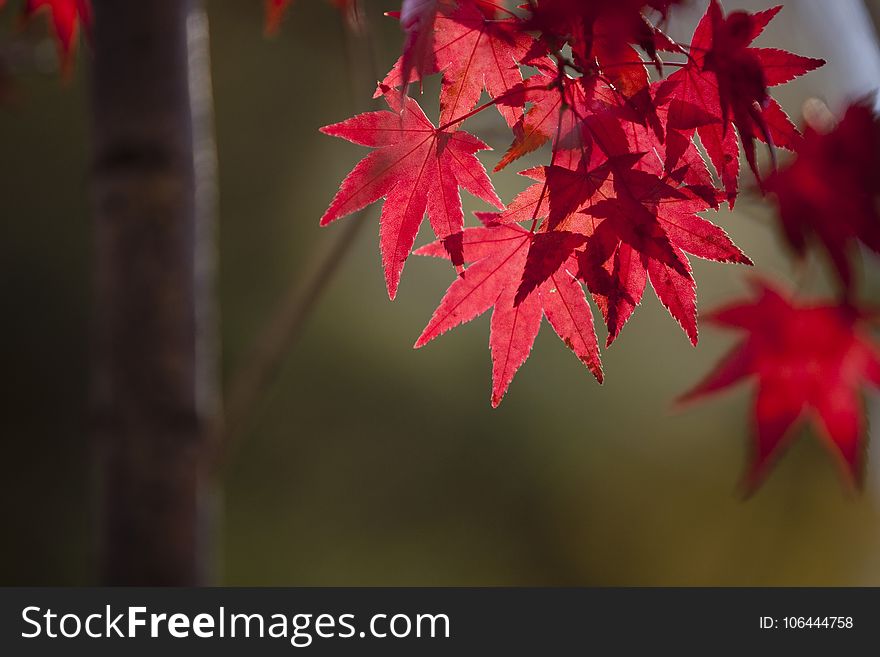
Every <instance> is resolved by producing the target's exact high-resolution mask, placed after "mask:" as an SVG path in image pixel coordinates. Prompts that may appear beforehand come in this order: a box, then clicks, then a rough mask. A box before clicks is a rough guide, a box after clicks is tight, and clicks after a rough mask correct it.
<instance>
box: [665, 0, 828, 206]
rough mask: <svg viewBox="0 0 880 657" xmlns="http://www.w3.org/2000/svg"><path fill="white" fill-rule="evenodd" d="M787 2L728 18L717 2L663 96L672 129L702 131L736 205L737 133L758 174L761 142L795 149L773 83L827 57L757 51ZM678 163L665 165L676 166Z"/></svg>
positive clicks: (793, 132) (794, 135) (791, 130)
mask: <svg viewBox="0 0 880 657" xmlns="http://www.w3.org/2000/svg"><path fill="white" fill-rule="evenodd" d="M781 9H782V7H775V8H773V9H769V10H767V11H762V12H758V13H756V14H749V13H746V12H744V11H735V12H732V13H731V14H729V15H727V16H724V13H723V10H722V8H721V4H720V3H719V2H718V0H712V2H711V3H710V5H709V9H708V10H707V11H706V14H705V16H703V19H702V20H701V21H700V24H699V25H698V26H697V29H696V32H695V33H694V37H693V41H692V42H691V45H690V55H689V57H688V64H687V66H685V67H683V68H682V69H680V70H679V71H676V72H675V73H674V74H672V75H671V76H669V78H668V79H667V80H666V81H665V82H664V86H663V91H662V92H661V95H662V96H664V97H668V98H669V108H668V124H667V130H675V131H678V132H680V133H681V134H682V135H683V136H685V137H686V138H687V139H690V138H691V137H692V136H693V134H694V132H695V131H696V132H698V133H699V135H700V140H701V141H702V142H703V146H704V147H705V148H706V151H707V153H708V154H709V158H710V159H711V161H712V164H713V165H714V166H715V170H716V171H717V172H718V175H719V176H720V178H721V180H722V183H723V184H724V187H725V189H726V190H727V194H728V201H729V203H730V205H731V206H732V205H733V203H734V201H735V199H736V194H737V188H738V181H737V179H738V176H739V148H738V146H737V139H736V134H735V133H734V130H733V127H734V126H736V130H737V132H738V133H739V137H740V141H741V142H742V145H743V150H744V152H745V154H746V159H747V161H748V163H749V166H750V167H751V168H752V171H753V172H754V173H755V176H756V177H759V178H760V176H759V175H758V167H757V161H756V156H755V140H756V139H757V140H762V141H766V142H768V143H769V144H770V145H771V146H773V145H775V146H780V147H783V148H792V147H793V146H794V145H796V139H797V130H796V129H795V128H794V126H793V125H792V124H791V121H790V120H789V119H788V117H787V115H786V114H785V112H784V111H783V110H782V108H781V107H780V106H779V104H778V103H777V102H776V101H775V100H773V99H772V98H771V97H770V95H769V92H768V91H767V88H768V87H773V86H776V85H779V84H782V83H784V82H788V81H789V80H792V79H794V78H796V77H798V76H800V75H803V74H804V73H807V72H808V71H811V70H813V69H815V68H818V67H819V66H822V65H823V64H824V63H825V62H824V61H823V60H821V59H811V58H809V57H800V56H798V55H793V54H791V53H788V52H785V51H783V50H775V49H767V48H752V47H750V46H751V43H752V41H754V40H755V39H756V38H757V37H758V35H760V34H761V32H762V31H763V30H764V28H765V27H766V26H767V24H768V23H769V22H770V21H771V20H772V19H773V17H774V16H775V15H776V14H777V13H779V11H780V10H781ZM675 164H676V162H675V161H674V156H673V160H672V161H670V162H668V163H667V166H668V167H669V168H674V167H675Z"/></svg>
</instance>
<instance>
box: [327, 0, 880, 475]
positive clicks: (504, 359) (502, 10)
mask: <svg viewBox="0 0 880 657" xmlns="http://www.w3.org/2000/svg"><path fill="white" fill-rule="evenodd" d="M675 4H677V0H649V1H645V0H591V1H584V0H531V1H529V2H527V3H526V4H523V5H521V6H520V7H518V8H517V9H516V10H511V9H509V8H507V7H506V6H503V3H500V2H493V1H490V0H404V2H403V4H402V8H401V12H400V13H399V14H396V16H397V17H398V18H399V19H400V21H401V25H402V27H403V29H404V31H405V32H406V39H405V43H404V49H403V54H402V56H401V57H400V59H399V60H398V61H397V63H396V64H395V65H394V67H393V68H392V70H391V72H390V73H389V74H388V76H387V77H386V78H385V79H384V80H383V81H382V82H381V83H380V84H379V86H378V89H377V91H376V96H377V97H378V96H382V97H383V98H384V100H385V102H386V103H387V105H388V108H389V109H388V110H387V111H379V112H370V113H367V114H361V115H359V116H355V117H353V118H351V119H348V120H346V121H343V122H342V123H337V124H334V125H330V126H327V127H325V128H323V129H322V130H323V132H325V133H327V134H329V135H333V136H337V137H341V138H344V139H347V140H349V141H352V142H354V143H357V144H361V145H364V146H369V147H372V148H374V149H375V150H373V151H372V152H371V153H370V154H369V155H368V156H367V157H366V158H364V159H363V160H362V161H361V162H360V163H359V164H358V165H357V166H356V167H355V168H354V169H353V170H352V172H351V173H350V174H349V175H348V176H347V177H346V178H345V180H344V181H343V183H342V184H341V186H340V189H339V191H338V193H337V194H336V196H335V198H334V199H333V201H332V202H331V204H330V207H329V208H328V209H327V211H326V212H325V214H324V216H323V218H322V219H321V223H322V225H326V224H328V223H330V222H332V221H335V220H336V219H339V218H341V217H344V216H346V215H348V214H351V213H352V212H355V211H357V210H359V209H361V208H364V207H366V206H367V205H369V204H371V203H373V202H374V201H377V200H379V199H380V198H384V199H385V202H384V205H383V206H382V214H381V220H380V247H381V253H382V261H383V265H384V269H385V279H386V283H387V288H388V293H389V296H390V297H391V298H392V299H393V298H394V297H395V295H396V294H397V290H398V285H399V282H400V277H401V273H402V271H403V268H404V264H405V262H406V259H407V257H408V256H409V255H410V253H411V252H412V249H413V245H414V242H415V238H416V234H417V232H418V230H419V228H420V226H421V224H422V222H423V220H424V218H425V217H426V216H427V219H428V221H429V223H430V225H431V228H432V230H433V231H434V234H435V235H436V237H437V238H438V239H437V241H436V242H434V243H432V244H429V245H428V246H425V247H423V248H421V249H418V250H416V251H415V253H416V254H417V255H427V256H434V257H439V258H445V259H447V260H450V261H451V262H452V264H453V265H454V266H455V268H456V271H457V276H456V278H455V280H454V281H453V283H452V284H451V285H450V287H449V289H448V291H447V292H446V294H445V296H444V297H443V299H442V300H441V302H440V305H439V306H438V308H437V310H436V311H435V312H434V315H433V317H432V318H431V320H430V321H429V323H428V325H427V327H426V328H425V330H424V331H423V333H422V335H421V336H420V337H419V339H418V340H417V341H416V344H415V346H416V347H421V346H422V345H425V344H426V343H428V342H429V341H431V340H433V339H434V338H436V337H437V336H439V335H440V334H442V333H443V332H445V331H447V330H449V329H451V328H453V327H455V326H457V325H459V324H462V323H464V322H467V321H470V320H471V319H474V318H475V317H477V316H478V315H480V314H482V313H484V312H485V311H487V310H489V309H490V308H491V309H493V312H492V319H491V330H490V331H491V332H490V348H491V352H492V364H493V372H492V380H493V383H492V405H493V406H497V405H498V404H499V403H500V401H501V399H502V397H503V396H504V394H505V392H506V391H507V389H508V386H509V385H510V383H511V381H512V379H513V377H514V374H515V373H516V371H517V369H518V368H519V367H520V366H521V365H522V364H523V362H524V361H525V360H526V359H527V358H528V355H529V352H530V350H531V348H532V344H533V342H534V340H535V337H536V335H537V332H538V329H539V327H540V324H541V320H542V317H546V318H547V320H548V322H549V323H550V325H551V326H552V327H553V329H554V330H555V331H556V333H557V334H558V335H559V337H560V338H561V339H562V340H563V341H564V342H565V344H566V345H567V346H568V347H569V348H570V349H571V350H572V351H573V352H574V353H575V354H576V355H577V357H578V358H579V359H580V360H581V361H582V362H583V363H584V364H585V365H586V366H587V367H588V368H589V369H590V371H591V372H592V373H593V374H594V376H595V377H596V378H597V379H598V380H599V381H601V380H602V377H603V373H602V366H601V363H600V355H599V347H598V344H597V339H596V334H595V331H594V327H593V316H592V311H591V306H590V304H589V303H588V300H587V295H585V292H584V289H586V291H587V293H588V294H589V295H590V296H592V298H593V300H594V302H595V304H596V306H597V307H598V309H599V311H600V312H601V314H602V318H603V319H604V321H605V324H606V326H607V330H608V337H607V341H606V346H607V345H610V344H611V343H612V342H613V341H614V340H615V338H617V336H618V335H619V334H620V332H621V330H622V329H623V327H624V325H625V324H626V322H627V320H628V319H629V318H630V316H631V315H632V314H633V312H634V311H635V309H636V307H637V306H638V305H639V303H640V301H641V299H642V297H643V295H644V292H645V289H646V288H647V286H648V282H649V281H650V284H651V287H652V288H653V290H654V292H655V293H656V295H657V297H658V298H659V300H660V301H661V302H662V303H663V305H664V306H665V307H666V308H667V310H668V311H669V313H670V314H671V315H672V317H673V318H674V319H675V320H677V321H678V323H679V324H680V325H681V327H682V329H683V330H684V332H685V333H686V334H687V336H688V338H689V339H690V341H691V342H692V343H693V344H696V343H697V310H696V283H695V281H694V278H693V275H692V270H691V265H690V262H689V256H695V257H698V258H704V259H707V260H712V261H717V262H725V263H738V264H744V265H749V264H751V262H750V260H749V258H748V257H747V256H746V255H745V254H743V253H742V251H740V249H739V248H737V246H736V245H734V244H733V242H732V241H731V240H730V239H729V238H728V236H727V234H726V233H725V232H724V231H723V230H722V229H721V228H720V227H718V226H717V225H716V224H714V223H712V222H711V221H709V220H708V219H706V218H705V216H703V215H704V214H705V213H706V212H707V211H709V212H711V211H714V212H717V211H718V210H719V209H720V207H721V205H722V204H724V203H726V204H727V205H728V206H729V207H731V208H732V207H733V205H734V203H735V201H736V199H737V195H738V192H739V183H738V180H739V174H740V171H739V167H740V148H742V151H743V152H744V154H745V160H746V162H747V163H748V165H749V168H750V169H751V171H752V173H753V175H754V176H755V178H756V180H757V183H758V185H757V187H758V188H759V189H760V190H761V191H762V192H764V193H767V194H770V195H772V196H773V197H774V198H775V199H776V200H777V202H778V204H779V210H780V212H779V215H780V218H781V221H782V225H783V227H784V234H785V236H786V237H787V238H788V240H789V241H790V243H791V245H792V246H793V247H794V249H795V250H796V251H797V252H798V253H803V252H804V250H805V249H806V247H807V244H808V241H809V240H811V239H812V238H813V237H815V238H817V239H818V241H819V242H821V243H823V244H824V245H825V247H826V249H827V251H828V253H829V254H830V256H831V260H832V262H833V263H834V265H835V268H836V271H837V272H838V273H839V274H840V280H841V283H842V286H841V288H842V294H841V298H842V300H841V301H839V302H833V303H830V304H827V305H823V306H809V307H801V306H797V305H795V304H794V303H793V302H791V301H789V300H788V299H786V297H785V295H784V294H783V293H782V292H780V291H779V290H777V289H775V288H774V287H772V286H770V285H769V284H767V283H756V287H757V288H758V289H757V296H758V300H757V301H747V302H742V303H739V304H737V305H734V306H732V307H730V308H727V309H725V310H721V311H719V312H718V313H716V314H714V315H712V316H711V319H712V320H713V321H715V322H717V323H719V324H722V325H724V326H729V327H735V328H738V329H742V330H744V331H746V332H748V337H747V339H746V341H745V342H744V343H743V344H742V345H740V346H739V347H738V348H737V349H735V350H734V351H733V352H732V353H731V354H730V355H729V356H728V357H727V358H726V359H725V360H724V361H723V362H722V363H721V365H720V366H719V368H718V369H717V371H716V372H714V373H713V374H712V375H710V377H709V378H708V379H707V380H706V381H705V382H704V383H703V384H701V385H700V386H699V387H697V388H696V389H695V390H694V391H693V392H691V393H689V394H688V395H687V396H686V399H693V398H696V397H699V396H701V395H704V394H707V393H709V392H711V391H714V390H717V389H720V388H722V387H726V386H728V385H730V384H732V383H734V382H736V381H738V380H740V379H742V378H744V377H746V376H749V375H757V377H758V378H759V389H758V395H757V401H756V408H755V414H756V425H757V427H756V434H755V436H756V439H755V446H754V449H753V458H752V462H751V467H750V469H749V472H748V476H747V483H748V484H750V485H754V484H756V483H757V482H758V481H759V480H760V477H761V476H762V475H763V474H764V472H765V470H766V468H767V466H768V465H769V463H770V462H771V459H772V457H773V456H775V455H776V454H777V453H778V452H779V448H780V447H781V445H782V443H783V442H784V439H785V437H786V436H788V435H790V431H789V429H790V428H791V427H792V425H793V424H794V423H795V421H796V420H797V419H798V418H800V417H801V416H802V415H803V413H804V412H805V411H806V410H812V411H813V412H814V413H815V418H816V419H817V420H818V421H817V422H816V426H817V428H818V429H819V431H820V433H821V435H822V436H823V437H825V438H826V439H827V442H828V444H829V445H830V446H831V447H832V448H833V449H832V451H833V452H834V453H835V454H837V455H838V456H839V457H840V460H841V461H842V462H843V463H844V464H845V465H846V467H847V472H848V473H850V475H851V476H852V478H853V480H858V479H859V476H860V472H861V458H860V454H861V450H862V446H863V442H864V441H863V440H862V436H863V434H864V431H863V427H862V421H861V418H862V415H863V414H862V412H861V408H860V404H861V400H860V386H861V384H862V381H863V380H867V381H869V382H871V383H874V384H876V385H880V358H878V352H877V350H876V348H875V346H874V345H873V343H872V342H871V339H870V336H869V335H868V333H867V328H866V326H865V321H866V318H867V315H866V313H865V312H863V311H860V310H858V309H857V307H856V305H855V302H854V295H852V294H851V291H852V287H853V277H852V276H851V273H850V271H851V268H850V265H849V258H850V256H851V253H852V245H853V243H854V242H863V243H864V244H866V245H867V246H869V247H870V248H872V249H874V250H875V251H880V217H878V210H877V208H878V181H880V168H878V167H880V159H878V158H880V156H878V154H880V140H878V134H880V132H878V123H877V120H876V118H875V116H874V115H873V113H872V112H871V110H870V109H869V107H868V106H867V105H866V104H856V105H854V106H853V107H852V108H851V109H850V110H849V112H848V113H847V114H846V116H845V117H844V118H843V120H842V121H841V122H840V124H839V126H837V127H836V128H835V129H832V130H830V131H827V130H826V131H824V132H823V131H820V130H817V129H814V128H807V130H806V133H805V134H801V133H800V132H799V131H798V129H797V128H796V127H795V125H794V124H793V123H792V121H791V120H790V119H789V118H788V116H787V115H786V113H785V112H784V111H783V109H782V108H781V107H780V105H779V104H778V103H777V102H776V101H775V100H774V99H773V98H772V97H771V96H770V94H769V91H768V90H769V88H771V87H773V86H776V85H780V84H783V83H786V82H788V81H790V80H792V79H794V78H796V77H798V76H801V75H803V74H805V73H807V72H808V71H811V70H813V69H815V68H817V67H819V66H821V65H822V64H823V63H824V62H823V61H821V60H818V59H811V58H807V57H801V56H798V55H794V54H791V53H788V52H785V51H782V50H778V49H773V48H759V47H754V46H753V42H754V41H755V39H756V38H757V37H758V36H759V35H760V34H761V32H762V31H763V30H764V28H765V27H766V26H767V24H768V23H769V22H770V21H771V20H772V19H773V18H774V16H776V14H777V13H778V12H779V11H780V9H781V7H776V8H773V9H769V10H767V11H762V12H758V13H754V14H750V13H746V12H742V11H737V12H732V13H729V14H725V13H724V11H723V9H722V6H721V4H720V3H719V2H718V1H717V0H712V1H711V2H710V4H709V7H708V10H707V12H706V14H705V16H704V17H703V19H702V20H701V21H700V23H699V25H698V27H697V28H696V31H695V33H694V36H693V39H692V41H691V43H690V44H689V45H685V44H679V43H676V42H674V41H673V40H672V39H670V38H669V37H668V36H667V35H666V34H665V33H664V32H663V30H662V26H663V25H664V24H665V21H666V19H667V16H668V14H669V12H670V10H672V9H673V7H672V6H673V5H675ZM525 72H529V73H528V74H527V75H524V73H525ZM432 74H439V75H441V76H442V79H441V88H440V116H439V122H438V124H436V125H435V124H434V123H432V122H431V121H430V120H429V119H428V117H427V116H426V115H425V113H424V112H423V111H422V109H421V107H420V106H419V104H418V102H416V100H414V99H413V98H412V97H410V96H409V92H408V88H409V85H410V83H412V82H419V81H421V80H422V79H423V78H425V77H426V76H429V75H432ZM484 92H485V93H486V94H487V95H488V97H489V99H490V100H489V102H486V103H483V104H479V102H480V99H481V97H482V95H483V93H484ZM491 107H494V108H496V109H497V110H498V112H499V113H500V114H501V116H502V118H503V119H504V121H505V122H506V123H507V125H508V126H509V128H510V130H511V131H512V133H513V139H512V143H511V145H510V147H509V148H508V150H507V152H506V153H505V154H504V155H503V156H502V157H501V158H500V160H499V161H498V163H497V166H496V167H495V170H496V171H497V170H499V169H502V168H504V167H506V166H508V165H510V164H511V163H513V162H515V161H516V160H517V159H518V158H520V157H521V156H523V155H525V154H526V153H529V152H531V151H534V150H536V149H538V148H539V147H541V146H543V145H545V144H547V143H549V145H550V148H549V151H550V155H549V158H550V161H549V163H548V164H546V165H544V166H539V167H534V168H530V169H528V170H526V171H522V172H521V173H522V174H523V175H524V176H527V177H528V178H529V179H531V180H533V181H534V184H532V185H531V186H530V187H528V188H527V189H526V190H525V191H523V192H522V193H520V194H519V195H518V196H517V197H516V198H514V199H513V200H512V201H511V202H510V203H509V204H508V205H505V204H504V203H503V202H502V201H501V199H499V198H498V196H497V195H496V193H495V190H494V189H493V186H492V182H491V180H490V178H489V176H488V175H487V172H486V170H485V169H484V168H483V166H482V164H481V163H480V162H479V160H478V159H477V158H476V156H475V154H476V153H477V152H478V151H481V150H485V149H487V148H488V147H487V146H486V145H485V144H484V143H483V142H482V141H480V140H479V139H477V138H476V137H474V136H473V135H471V134H469V133H468V132H465V131H464V130H463V129H462V124H463V123H464V122H465V121H466V120H467V119H469V118H470V117H472V116H474V115H475V114H477V113H479V112H482V111H484V110H486V109H489V108H491ZM697 138H698V139H699V143H700V144H701V145H702V147H703V149H704V150H705V152H706V154H707V155H708V160H709V162H710V163H711V165H712V168H713V169H714V174H715V175H714V176H713V173H712V172H711V171H710V169H709V168H708V166H707V162H706V161H705V159H704V157H703V155H702V154H701V152H700V150H699V149H698V147H697ZM759 143H763V144H765V145H766V146H767V148H768V151H769V153H770V158H769V165H768V167H766V168H769V172H768V173H767V175H762V171H761V166H760V165H759V158H758V156H757V150H758V149H757V145H758V144H759ZM777 148H784V149H787V150H790V151H794V152H796V153H797V154H798V157H797V158H796V159H795V160H794V161H793V163H792V164H791V165H790V166H788V167H787V168H785V169H781V170H777V168H776V149H777ZM460 188H464V189H465V190H467V191H468V192H470V193H471V194H472V195H474V196H476V197H477V198H479V199H482V200H483V201H485V202H486V203H488V204H489V205H491V206H494V207H495V208H496V210H497V211H495V212H479V213H477V214H476V216H477V218H478V219H479V221H480V223H481V225H479V226H476V227H467V228H466V227H465V225H464V215H463V211H462V204H461V196H460V191H459V190H460Z"/></svg>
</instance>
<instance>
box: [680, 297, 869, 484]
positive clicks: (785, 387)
mask: <svg viewBox="0 0 880 657" xmlns="http://www.w3.org/2000/svg"><path fill="white" fill-rule="evenodd" d="M754 287H755V288H756V292H757V294H758V298H757V299H756V300H754V301H744V302H742V303H737V304H734V305H731V306H728V307H726V308H722V309H720V310H718V311H716V312H714V313H712V314H711V315H710V316H709V317H708V318H707V319H708V320H709V321H710V322H712V323H714V324H718V325H720V326H723V327H728V328H733V329H737V330H741V331H745V332H746V333H747V334H748V335H747V337H746V339H745V341H744V342H742V343H741V344H739V345H738V346H737V347H735V348H734V349H733V351H731V352H730V353H729V354H728V355H727V356H725V357H724V358H723V359H722V360H721V362H720V363H719V364H718V366H717V367H716V368H715V370H714V371H713V372H712V373H711V374H709V376H708V377H707V378H706V379H705V380H704V381H703V382H702V383H700V384H699V385H698V386H697V387H696V388H694V389H693V390H691V391H690V392H689V393H687V394H686V395H685V396H684V397H682V401H692V400H695V399H699V398H702V397H704V396H705V395H708V394H710V393H714V392H717V391H719V390H723V389H724V388H727V387H729V386H731V385H733V384H735V383H738V382H740V381H742V380H744V379H746V378H748V377H752V376H755V377H757V379H758V392H757V396H756V398H755V406H754V417H755V434H754V443H753V447H752V456H751V462H750V464H749V467H748V471H747V474H746V478H745V483H746V487H747V489H748V491H752V490H754V488H755V487H756V486H757V485H758V484H759V483H760V482H761V480H762V478H763V476H764V475H765V474H766V472H767V471H768V469H769V467H770V465H771V464H772V462H773V460H774V458H775V457H777V456H778V455H779V454H780V453H781V452H782V451H783V449H784V447H785V444H786V442H787V441H788V439H790V438H791V436H792V434H791V429H792V427H793V425H794V424H795V423H796V422H797V420H798V419H799V418H800V417H801V416H803V415H805V414H806V415H808V417H809V418H810V420H811V421H812V424H813V425H814V427H815V429H816V430H817V432H818V433H819V435H820V436H821V437H822V439H823V442H824V443H825V445H826V446H827V447H828V448H829V450H830V451H831V452H832V453H833V454H834V455H835V457H837V459H838V461H839V462H841V463H842V464H843V466H844V468H845V470H846V473H847V475H848V477H849V478H850V479H851V480H852V481H853V482H856V483H859V482H860V481H861V476H862V452H863V447H864V440H865V437H864V427H863V421H862V402H861V399H860V390H861V387H862V385H863V384H865V383H870V384H872V385H874V386H880V352H878V350H877V345H876V344H875V343H874V342H873V341H872V340H871V338H870V337H869V335H868V333H867V331H866V325H865V318H864V317H863V315H862V314H861V313H860V312H859V311H857V310H856V309H854V308H853V307H852V306H849V305H846V304H836V305H809V306H802V305H795V304H794V303H792V301H790V300H789V299H788V298H787V297H786V295H785V294H783V293H782V292H780V291H779V290H777V289H774V288H773V287H771V286H769V285H767V284H766V283H761V282H756V283H755V285H754Z"/></svg>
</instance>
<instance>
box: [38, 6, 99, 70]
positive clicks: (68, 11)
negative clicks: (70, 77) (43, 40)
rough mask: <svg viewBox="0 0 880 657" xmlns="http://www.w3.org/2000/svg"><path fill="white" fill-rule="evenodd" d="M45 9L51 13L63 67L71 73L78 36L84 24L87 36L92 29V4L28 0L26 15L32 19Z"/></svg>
mask: <svg viewBox="0 0 880 657" xmlns="http://www.w3.org/2000/svg"><path fill="white" fill-rule="evenodd" d="M42 10H45V11H47V12H48V13H49V16H50V19H51V21H52V28H53V31H54V33H55V39H56V41H57V42H58V55H59V58H60V60H61V69H62V71H63V72H64V73H65V74H69V73H70V71H71V68H72V66H73V55H74V52H75V51H76V37H77V33H78V31H79V29H80V26H82V29H83V31H84V32H85V34H86V37H88V38H90V35H91V30H92V6H91V3H90V1H89V0H26V2H25V5H24V16H25V18H27V19H30V18H31V17H33V16H34V14H36V13H38V12H40V11H42Z"/></svg>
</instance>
